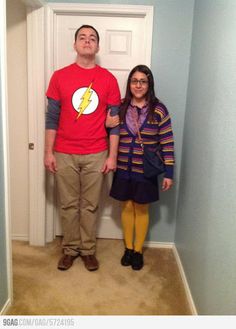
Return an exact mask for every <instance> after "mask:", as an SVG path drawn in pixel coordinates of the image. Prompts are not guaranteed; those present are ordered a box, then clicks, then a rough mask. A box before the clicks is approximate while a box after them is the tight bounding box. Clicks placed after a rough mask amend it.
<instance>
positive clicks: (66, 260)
mask: <svg viewBox="0 0 236 329" xmlns="http://www.w3.org/2000/svg"><path fill="white" fill-rule="evenodd" d="M77 257H78V256H71V255H63V256H62V257H61V259H60V260H59V262H58V266H57V268H58V270H61V271H66V270H68V269H69V268H70V267H71V266H72V265H73V262H74V260H75V259H76V258H77Z"/></svg>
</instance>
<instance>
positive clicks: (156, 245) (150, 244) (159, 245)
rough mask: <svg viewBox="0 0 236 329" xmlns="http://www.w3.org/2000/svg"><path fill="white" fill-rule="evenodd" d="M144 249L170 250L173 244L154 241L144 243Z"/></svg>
mask: <svg viewBox="0 0 236 329" xmlns="http://www.w3.org/2000/svg"><path fill="white" fill-rule="evenodd" d="M144 246H145V247H148V248H167V249H172V248H173V246H174V243H173V242H156V241H145V243H144Z"/></svg>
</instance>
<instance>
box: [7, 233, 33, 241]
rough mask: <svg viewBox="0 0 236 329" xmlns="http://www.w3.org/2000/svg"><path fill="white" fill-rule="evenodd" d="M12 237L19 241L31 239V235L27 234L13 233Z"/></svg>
mask: <svg viewBox="0 0 236 329" xmlns="http://www.w3.org/2000/svg"><path fill="white" fill-rule="evenodd" d="M11 239H12V240H18V241H29V236H28V235H26V234H12V236H11Z"/></svg>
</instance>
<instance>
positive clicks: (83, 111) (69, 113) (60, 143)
mask: <svg viewBox="0 0 236 329" xmlns="http://www.w3.org/2000/svg"><path fill="white" fill-rule="evenodd" d="M46 95H47V97H49V98H52V99H54V100H57V101H60V103H61V112H60V119H59V126H58V130H57V134H56V140H55V145H54V150H55V151H57V152H62V153H70V154H91V153H98V152H101V151H104V150H106V149H107V132H106V128H105V119H106V114H107V106H108V105H113V106H117V105H119V104H120V91H119V87H118V83H117V80H116V78H115V77H114V76H113V75H112V74H111V73H110V72H109V71H108V70H106V69H104V68H102V67H100V66H98V65H96V66H95V67H94V68H92V69H84V68H82V67H80V66H78V65H77V64H76V63H74V64H71V65H69V66H66V67H64V68H62V69H60V70H57V71H55V72H54V74H53V75H52V78H51V80H50V83H49V86H48V90H47V92H46Z"/></svg>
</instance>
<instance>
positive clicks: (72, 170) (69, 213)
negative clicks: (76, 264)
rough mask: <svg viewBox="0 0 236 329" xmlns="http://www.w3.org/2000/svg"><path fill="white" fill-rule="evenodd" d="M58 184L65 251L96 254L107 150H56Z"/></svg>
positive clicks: (70, 253) (67, 252)
mask: <svg viewBox="0 0 236 329" xmlns="http://www.w3.org/2000/svg"><path fill="white" fill-rule="evenodd" d="M55 156H56V161H57V168H58V170H57V173H56V175H55V177H56V186H57V193H58V202H59V214H60V218H61V224H62V231H63V252H64V254H68V255H72V256H76V255H77V254H78V253H80V254H81V255H93V254H94V253H95V250H96V222H97V213H98V205H99V199H100V194H101V189H102V183H103V177H104V174H103V173H101V168H102V166H103V164H104V162H105V160H106V157H107V151H104V152H100V153H95V154H86V155H77V154H64V153H58V152H56V153H55Z"/></svg>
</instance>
